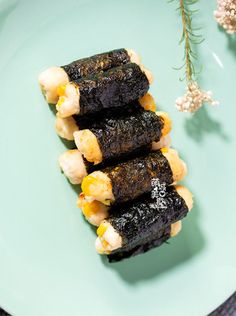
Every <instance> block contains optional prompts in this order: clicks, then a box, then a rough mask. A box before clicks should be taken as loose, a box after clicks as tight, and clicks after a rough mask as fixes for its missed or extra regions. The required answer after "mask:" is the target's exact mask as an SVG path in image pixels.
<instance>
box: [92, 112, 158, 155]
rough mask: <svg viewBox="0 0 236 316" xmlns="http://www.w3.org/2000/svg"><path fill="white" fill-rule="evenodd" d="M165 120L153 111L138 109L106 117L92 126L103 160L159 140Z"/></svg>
mask: <svg viewBox="0 0 236 316" xmlns="http://www.w3.org/2000/svg"><path fill="white" fill-rule="evenodd" d="M162 128H163V120H162V118H161V117H159V116H157V115H156V113H155V112H152V111H137V112H136V113H134V114H128V115H122V116H120V117H119V118H115V119H114V118H105V119H104V120H103V121H102V122H100V123H98V125H97V126H96V124H95V125H94V126H92V127H91V128H90V130H91V132H92V133H93V134H94V135H95V136H96V138H97V141H98V144H99V147H100V149H101V152H102V157H103V160H107V159H112V158H115V157H119V156H122V155H124V154H127V153H129V152H132V151H134V150H136V149H138V148H140V147H142V146H146V145H148V144H151V143H152V142H153V141H159V140H160V137H161V131H162Z"/></svg>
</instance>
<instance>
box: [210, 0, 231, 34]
mask: <svg viewBox="0 0 236 316" xmlns="http://www.w3.org/2000/svg"><path fill="white" fill-rule="evenodd" d="M235 12H236V0H223V1H222V0H218V8H217V10H216V11H215V12H214V16H215V19H216V21H217V22H218V23H219V24H220V25H221V26H222V27H223V28H224V29H225V30H226V32H227V33H229V34H233V33H235V32H236V14H235Z"/></svg>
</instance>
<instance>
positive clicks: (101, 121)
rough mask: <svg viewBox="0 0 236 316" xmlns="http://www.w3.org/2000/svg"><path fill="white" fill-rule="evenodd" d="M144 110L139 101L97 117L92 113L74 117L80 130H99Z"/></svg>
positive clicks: (100, 113) (104, 112) (108, 110)
mask: <svg viewBox="0 0 236 316" xmlns="http://www.w3.org/2000/svg"><path fill="white" fill-rule="evenodd" d="M143 111H144V108H143V107H142V106H141V105H140V103H139V101H138V100H135V101H133V102H130V103H129V104H126V105H124V106H122V107H115V108H108V109H104V110H102V111H100V112H98V113H96V114H95V115H94V114H93V113H92V114H91V113H90V114H86V115H83V116H81V115H73V118H74V119H75V121H76V123H77V125H78V127H79V129H80V130H81V129H86V128H97V129H104V127H106V125H107V124H108V120H109V121H110V120H119V119H122V118H124V117H127V116H129V115H135V114H136V113H138V112H139V113H140V112H143Z"/></svg>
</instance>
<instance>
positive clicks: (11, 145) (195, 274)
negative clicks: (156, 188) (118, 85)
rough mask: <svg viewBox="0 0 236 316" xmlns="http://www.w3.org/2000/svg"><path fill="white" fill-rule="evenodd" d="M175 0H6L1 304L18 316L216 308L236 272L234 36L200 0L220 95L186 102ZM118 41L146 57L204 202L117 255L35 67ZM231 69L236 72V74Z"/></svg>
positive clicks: (0, 69)
mask: <svg viewBox="0 0 236 316" xmlns="http://www.w3.org/2000/svg"><path fill="white" fill-rule="evenodd" d="M176 6H177V3H172V4H168V3H167V2H166V1H160V0H159V1H157V0H148V1H147V0H143V1H136V0H120V1H115V0H99V1H95V0H94V1H92V0H90V1H85V0H84V1H82V0H67V1H58V0H57V1H56V0H50V1H48V0H41V1H36V0H35V1H33V0H18V1H17V0H1V1H0V47H1V50H0V87H1V89H0V91H1V97H0V100H1V124H0V135H1V137H0V143H1V154H0V166H1V178H0V179H1V200H0V201H1V202H0V203H1V204H0V205H1V206H0V280H1V281H0V305H1V306H2V307H3V308H4V309H6V310H7V311H9V312H10V313H12V314H13V315H16V316H62V315H63V316H64V315H70V316H78V315H86V316H92V315H96V316H104V315H112V316H126V315H127V316H128V315H136V316H141V315H142V316H143V315H144V314H145V315H148V316H156V315H161V316H165V315H167V316H169V315H170V316H171V315H180V316H182V315H184V316H185V315H191V316H195V315H196V316H199V315H206V314H207V313H209V312H210V311H212V310H213V309H214V308H216V307H217V306H218V305H219V304H220V303H222V302H223V301H224V300H225V299H226V298H227V297H228V296H229V295H230V294H231V293H232V292H233V291H234V290H235V284H236V251H235V239H236V229H235V222H236V206H235V196H236V192H235V188H236V168H235V161H236V148H235V145H236V144H235V140H236V136H235V135H236V124H235V116H236V107H235V71H236V63H235V59H236V54H235V51H236V41H235V40H236V39H235V38H233V37H229V36H227V35H226V34H225V33H224V32H223V31H221V30H220V29H219V28H218V27H217V24H216V22H215V21H214V18H213V10H214V8H215V6H216V3H215V1H201V3H200V4H199V7H200V9H201V13H200V14H198V16H197V18H196V23H197V24H198V25H200V26H202V28H203V29H202V33H203V35H204V37H205V39H206V40H205V42H204V43H203V44H202V45H201V46H200V47H199V48H198V53H199V56H200V58H201V62H202V64H203V70H202V73H201V76H200V82H201V86H202V87H203V88H204V89H206V90H208V89H210V90H212V91H213V92H214V96H215V97H216V98H217V99H218V100H219V101H220V103H221V105H220V106H219V107H215V108H213V107H209V106H206V107H204V108H202V109H201V110H200V111H199V112H198V113H197V114H196V115H194V116H192V115H189V114H183V113H179V112H178V111H177V110H176V109H175V107H174V100H175V99H176V98H177V97H178V96H180V95H182V94H183V92H184V86H185V84H184V83H181V82H180V81H179V80H178V78H179V76H180V75H181V73H180V72H178V71H176V70H173V68H172V67H174V66H179V65H180V64H181V58H182V53H183V48H180V47H179V46H178V41H179V37H180V33H181V29H180V24H179V17H178V15H177V13H176V11H175V8H176ZM118 47H130V48H134V49H135V50H137V51H138V52H139V53H140V54H141V55H142V57H143V62H144V64H145V65H146V66H147V67H148V68H150V69H151V70H152V71H153V73H154V76H155V83H154V84H153V86H152V89H151V91H152V93H153V94H154V96H155V97H156V99H157V102H158V107H160V108H162V109H164V110H166V111H168V112H169V113H170V115H171V117H172V118H173V123H174V124H173V125H174V127H173V133H172V134H173V145H174V147H176V148H178V149H179V151H180V153H181V155H182V157H183V158H184V159H185V160H186V162H187V163H188V168H189V174H188V177H187V179H186V181H185V183H186V185H187V186H188V187H189V188H190V189H191V190H192V192H193V193H194V196H195V207H194V209H193V211H192V212H191V213H190V214H189V216H188V218H187V219H185V220H184V222H183V230H182V232H181V234H180V235H179V236H178V237H176V238H174V239H172V240H171V241H170V243H169V244H166V245H164V246H162V247H161V248H158V249H155V250H153V251H150V252H149V253H147V254H145V255H142V256H137V257H135V258H132V259H130V260H126V261H123V262H120V263H116V264H108V263H107V262H106V260H105V258H103V259H101V257H100V256H99V255H97V254H96V253H95V250H94V241H95V233H94V231H93V229H92V228H91V227H90V226H89V225H88V224H87V223H86V222H85V220H84V219H83V217H82V215H81V212H80V210H79V209H78V208H77V207H76V198H77V193H76V191H78V189H77V188H73V187H72V186H71V185H70V184H69V183H68V182H67V181H66V179H65V178H64V176H63V175H62V174H61V173H60V170H59V167H58V164H57V158H58V156H59V154H60V153H62V152H63V151H64V150H65V148H66V147H65V144H64V143H63V142H62V141H61V140H60V139H59V138H58V137H57V135H56V133H55V132H54V119H55V118H54V114H53V112H52V111H51V110H50V108H49V107H48V106H47V104H46V102H45V100H44V98H43V96H42V95H41V93H40V90H39V87H38V83H37V76H38V74H39V72H40V71H42V70H43V69H45V68H47V67H48V66H51V65H61V64H66V63H68V62H70V61H71V60H73V59H76V58H79V57H84V56H89V55H92V54H94V53H98V52H102V51H106V50H109V49H113V48H118ZM233 76H234V77H233Z"/></svg>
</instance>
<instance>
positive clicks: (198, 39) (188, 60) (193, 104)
mask: <svg viewBox="0 0 236 316" xmlns="http://www.w3.org/2000/svg"><path fill="white" fill-rule="evenodd" d="M173 1H175V0H172V1H170V2H173ZM178 2H179V7H178V8H177V10H178V11H179V12H180V16H181V21H182V27H183V30H182V36H181V39H180V44H182V43H184V57H183V59H184V64H183V65H182V66H181V67H180V68H178V69H182V68H185V76H184V77H183V78H181V79H180V80H184V79H185V80H186V82H187V91H186V94H184V95H183V96H182V97H179V98H177V100H176V107H177V109H178V110H179V111H181V112H191V113H193V112H196V111H197V110H198V109H199V108H200V107H202V106H203V104H204V103H209V104H210V105H216V104H218V102H217V101H214V100H213V99H212V92H211V91H207V92H206V91H202V90H201V89H200V87H199V85H198V83H197V81H196V77H197V74H198V73H197V72H196V69H195V65H194V61H195V60H197V54H196V52H195V51H194V45H197V44H201V43H202V41H203V38H202V36H201V35H200V34H196V33H195V32H196V31H198V30H199V29H197V28H194V27H193V26H192V19H193V15H194V13H196V12H197V11H198V10H193V9H190V7H191V5H193V4H196V3H197V2H198V0H178Z"/></svg>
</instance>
